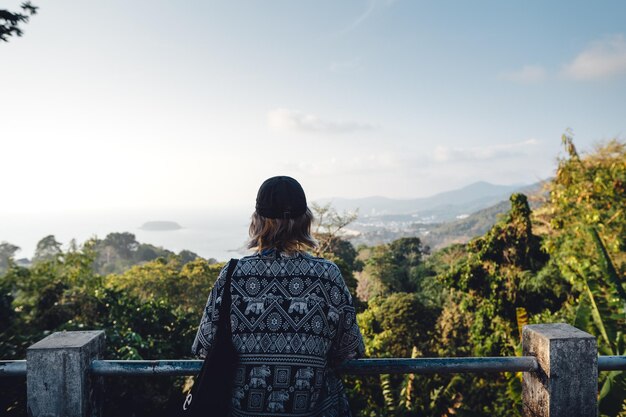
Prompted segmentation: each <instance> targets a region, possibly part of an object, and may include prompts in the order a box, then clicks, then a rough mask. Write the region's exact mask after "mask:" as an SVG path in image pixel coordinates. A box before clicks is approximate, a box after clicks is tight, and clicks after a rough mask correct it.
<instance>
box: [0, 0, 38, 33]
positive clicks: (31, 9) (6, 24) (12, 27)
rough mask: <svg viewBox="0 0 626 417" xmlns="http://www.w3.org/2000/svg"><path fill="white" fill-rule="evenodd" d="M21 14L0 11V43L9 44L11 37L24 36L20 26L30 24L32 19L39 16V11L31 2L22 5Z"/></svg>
mask: <svg viewBox="0 0 626 417" xmlns="http://www.w3.org/2000/svg"><path fill="white" fill-rule="evenodd" d="M20 8H21V9H22V11H20V12H11V11H9V10H6V9H0V41H4V42H8V41H9V38H10V37H11V36H22V35H23V33H24V32H23V31H22V29H21V28H20V25H21V24H23V23H26V22H28V20H29V19H30V17H31V16H32V15H34V14H37V9H38V8H39V7H35V6H33V5H32V3H31V2H30V1H26V2H24V3H22V4H21V6H20Z"/></svg>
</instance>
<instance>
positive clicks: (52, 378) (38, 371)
mask: <svg viewBox="0 0 626 417" xmlns="http://www.w3.org/2000/svg"><path fill="white" fill-rule="evenodd" d="M523 333H524V337H523V343H522V346H523V351H524V356H517V357H482V358H476V357H465V358H414V359H408V358H380V359H358V360H351V361H347V362H345V363H343V364H342V365H341V366H340V367H339V368H338V369H337V371H338V372H339V373H341V374H344V375H377V374H456V373H498V372H522V373H523V382H522V388H523V392H522V400H523V405H524V407H523V408H524V411H523V413H524V415H525V416H535V417H542V416H550V417H555V416H556V417H560V416H563V417H582V416H590V415H597V383H598V372H600V371H615V370H626V356H598V355H597V346H596V345H597V342H596V339H595V338H594V337H593V336H592V335H589V334H588V333H585V332H582V331H580V330H578V329H576V328H574V327H572V326H569V325H566V324H541V325H531V326H526V327H525V328H524V332H523ZM102 352H104V332H102V331H84V332H58V333H54V334H52V335H51V336H48V337H47V338H46V339H44V340H42V341H40V342H38V343H35V344H34V345H32V346H31V347H29V348H28V350H27V360H3V361H0V377H26V378H27V384H26V385H27V401H28V407H29V410H36V412H33V413H32V415H33V416H48V415H63V416H67V417H87V416H93V415H99V414H98V411H97V410H99V407H100V405H98V401H99V400H98V396H97V395H96V396H93V395H92V394H91V393H92V392H93V390H94V389H95V390H98V389H100V388H101V382H97V381H102V378H100V377H107V379H108V377H119V376H148V377H150V376H188V375H195V374H197V373H198V372H199V371H200V368H201V366H202V361H200V360H138V361H137V360H135V361H133V360H102V359H100V358H101V355H102ZM59 358H62V360H60V359H59ZM65 397H67V398H65ZM68 404H74V405H72V406H70V405H68ZM59 410H60V413H59ZM94 410H96V411H94Z"/></svg>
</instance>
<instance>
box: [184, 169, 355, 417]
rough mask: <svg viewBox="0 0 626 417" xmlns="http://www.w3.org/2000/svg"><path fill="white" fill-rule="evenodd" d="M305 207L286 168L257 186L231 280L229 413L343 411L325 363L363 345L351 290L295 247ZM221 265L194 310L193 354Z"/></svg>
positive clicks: (199, 348) (305, 242) (306, 244)
mask: <svg viewBox="0 0 626 417" xmlns="http://www.w3.org/2000/svg"><path fill="white" fill-rule="evenodd" d="M312 220H313V215H312V213H311V211H310V210H309V209H308V208H307V204H306V197H305V194H304V190H303V189H302V187H301V186H300V184H299V183H298V182H297V181H296V180H295V179H293V178H290V177H285V176H281V177H272V178H270V179H268V180H266V181H265V182H264V183H263V184H262V185H261V188H260V189H259V192H258V194H257V199H256V211H255V212H254V213H253V214H252V223H251V224H250V242H249V246H248V247H249V248H250V249H254V250H255V251H256V252H255V254H254V255H252V256H246V257H244V258H242V259H240V260H239V261H238V262H237V266H236V268H235V270H234V272H233V276H232V280H231V287H230V288H231V294H232V305H231V310H230V319H231V328H232V342H233V345H234V346H235V348H236V350H237V351H238V353H239V363H238V364H237V371H236V376H235V383H234V387H233V392H232V415H233V416H246V417H250V416H277V415H283V414H284V415H301V416H339V417H341V416H350V415H351V414H350V409H349V407H348V404H347V400H346V396H345V392H344V389H343V385H342V383H341V381H340V380H339V379H338V378H337V377H336V376H335V374H334V373H333V372H332V367H334V366H336V365H338V364H340V363H341V362H343V361H344V360H347V359H352V358H356V357H359V356H361V355H362V354H363V352H364V346H363V339H362V336H361V332H360V331H359V328H358V325H357V323H356V316H355V311H354V307H353V304H352V297H351V296H350V293H349V291H348V288H347V287H346V284H345V282H344V280H343V278H342V276H341V273H340V271H339V269H338V268H337V266H336V265H335V264H334V263H333V262H330V261H328V260H325V259H323V258H317V257H313V256H312V255H310V254H308V253H307V252H306V251H305V250H306V249H307V248H310V249H313V248H315V246H316V242H315V240H314V239H313V238H312V237H311V232H310V230H311V222H312ZM225 282H226V267H224V269H222V271H221V273H220V275H219V277H218V279H217V282H216V283H215V286H214V288H213V289H212V290H211V293H210V295H209V299H208V302H207V305H206V308H205V310H204V315H203V317H202V321H201V322H200V327H199V329H198V333H197V335H196V339H195V341H194V343H193V347H192V350H193V353H194V354H196V355H198V356H200V357H203V356H206V355H207V353H208V352H209V351H210V349H211V345H212V341H213V336H214V335H215V331H216V324H217V321H218V315H217V314H216V312H217V311H218V309H219V307H220V301H221V299H222V295H223V291H224V284H225Z"/></svg>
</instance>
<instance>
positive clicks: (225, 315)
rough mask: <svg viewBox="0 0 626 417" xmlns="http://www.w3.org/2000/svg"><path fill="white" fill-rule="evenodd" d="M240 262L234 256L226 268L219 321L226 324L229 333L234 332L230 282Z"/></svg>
mask: <svg viewBox="0 0 626 417" xmlns="http://www.w3.org/2000/svg"><path fill="white" fill-rule="evenodd" d="M238 262H239V259H235V258H233V259H231V260H230V262H229V263H228V269H227V270H226V283H224V293H223V295H222V306H221V311H220V319H219V321H221V322H222V323H223V324H225V325H226V330H227V331H228V333H229V334H230V333H232V330H231V328H230V305H231V303H232V300H231V294H230V282H231V280H232V278H233V273H234V272H235V268H236V267H237V263H238ZM219 321H218V323H219ZM218 328H219V324H218Z"/></svg>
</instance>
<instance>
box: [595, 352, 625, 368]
mask: <svg viewBox="0 0 626 417" xmlns="http://www.w3.org/2000/svg"><path fill="white" fill-rule="evenodd" d="M624 370H626V356H598V371H624Z"/></svg>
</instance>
